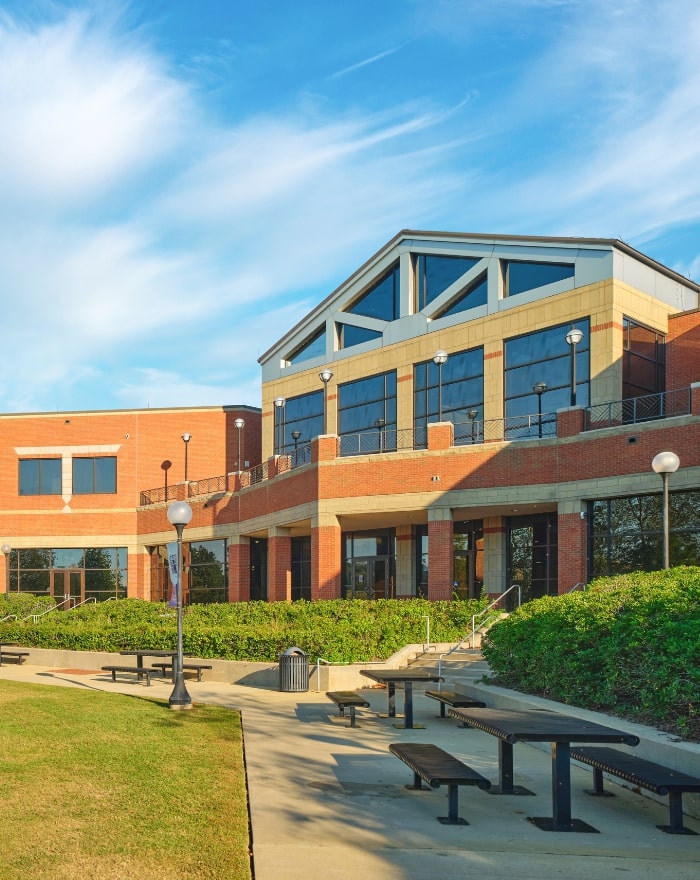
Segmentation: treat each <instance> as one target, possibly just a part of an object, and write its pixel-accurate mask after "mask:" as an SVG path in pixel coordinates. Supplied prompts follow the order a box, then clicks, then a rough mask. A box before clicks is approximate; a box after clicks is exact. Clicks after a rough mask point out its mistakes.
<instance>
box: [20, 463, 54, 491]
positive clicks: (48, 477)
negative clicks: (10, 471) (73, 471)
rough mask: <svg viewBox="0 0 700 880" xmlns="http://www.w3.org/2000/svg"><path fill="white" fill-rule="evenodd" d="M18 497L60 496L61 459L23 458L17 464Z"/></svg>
mask: <svg viewBox="0 0 700 880" xmlns="http://www.w3.org/2000/svg"><path fill="white" fill-rule="evenodd" d="M19 494H20V495H60V494H61V459H60V458H24V459H20V462H19Z"/></svg>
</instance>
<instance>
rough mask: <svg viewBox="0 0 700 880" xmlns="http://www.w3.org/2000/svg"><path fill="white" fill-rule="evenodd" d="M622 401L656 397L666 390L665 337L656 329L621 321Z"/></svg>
mask: <svg viewBox="0 0 700 880" xmlns="http://www.w3.org/2000/svg"><path fill="white" fill-rule="evenodd" d="M622 332H623V349H624V355H623V365H622V398H623V400H628V399H629V398H632V397H644V396H645V395H647V394H658V393H660V392H662V391H664V390H665V388H666V337H665V336H664V335H663V333H659V332H658V331H657V330H652V329H650V328H649V327H644V326H642V325H641V324H637V323H636V321H633V320H631V318H625V319H624V322H623V331H622Z"/></svg>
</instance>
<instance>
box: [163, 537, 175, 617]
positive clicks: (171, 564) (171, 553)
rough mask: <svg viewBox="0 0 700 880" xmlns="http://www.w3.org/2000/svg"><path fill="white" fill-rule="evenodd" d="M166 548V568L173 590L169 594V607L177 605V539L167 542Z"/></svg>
mask: <svg viewBox="0 0 700 880" xmlns="http://www.w3.org/2000/svg"><path fill="white" fill-rule="evenodd" d="M166 549H167V551H168V570H169V571H170V583H171V584H172V585H173V590H172V593H171V595H170V601H169V602H168V605H169V606H170V607H171V608H176V607H177V588H178V576H177V541H173V543H172V544H167V545H166Z"/></svg>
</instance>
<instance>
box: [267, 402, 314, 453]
mask: <svg viewBox="0 0 700 880" xmlns="http://www.w3.org/2000/svg"><path fill="white" fill-rule="evenodd" d="M323 430H324V426H323V391H322V390H318V391H311V392H310V393H309V394H300V395H299V396H298V397H289V398H287V400H286V401H285V403H284V406H281V407H275V444H274V445H275V451H276V452H279V453H280V454H283V453H285V452H289V451H290V450H293V449H294V448H295V447H296V446H297V445H300V444H304V443H308V442H309V441H310V440H312V439H313V438H314V437H318V435H319V434H323Z"/></svg>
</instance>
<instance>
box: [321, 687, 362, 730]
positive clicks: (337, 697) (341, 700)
mask: <svg viewBox="0 0 700 880" xmlns="http://www.w3.org/2000/svg"><path fill="white" fill-rule="evenodd" d="M326 696H327V697H328V699H329V700H332V701H333V702H334V703H335V704H336V706H337V707H338V708H339V709H340V717H341V718H344V717H345V710H346V708H347V709H349V710H350V724H349V725H347V726H348V727H357V724H356V723H355V707H356V706H362V707H363V708H369V703H368V702H367V700H365V698H364V697H363V696H362V695H361V694H358V693H356V692H355V691H326Z"/></svg>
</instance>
